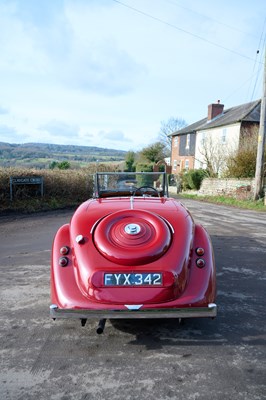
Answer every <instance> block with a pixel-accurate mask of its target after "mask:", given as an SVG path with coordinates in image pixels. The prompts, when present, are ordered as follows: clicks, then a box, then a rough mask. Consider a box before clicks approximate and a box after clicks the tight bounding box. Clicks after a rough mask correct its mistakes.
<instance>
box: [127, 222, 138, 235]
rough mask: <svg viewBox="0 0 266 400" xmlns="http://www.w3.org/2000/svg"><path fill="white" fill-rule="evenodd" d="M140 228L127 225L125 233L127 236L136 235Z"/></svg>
mask: <svg viewBox="0 0 266 400" xmlns="http://www.w3.org/2000/svg"><path fill="white" fill-rule="evenodd" d="M140 230H141V228H140V226H139V225H138V224H128V225H126V226H125V232H126V233H128V234H129V235H137V234H138V233H139V232H140Z"/></svg>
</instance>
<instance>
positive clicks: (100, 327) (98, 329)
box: [96, 319, 106, 335]
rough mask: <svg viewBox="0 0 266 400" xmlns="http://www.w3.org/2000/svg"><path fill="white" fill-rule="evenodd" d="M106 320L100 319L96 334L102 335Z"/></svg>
mask: <svg viewBox="0 0 266 400" xmlns="http://www.w3.org/2000/svg"><path fill="white" fill-rule="evenodd" d="M105 322H106V319H100V321H99V324H98V326H97V329H96V332H97V333H98V335H101V334H102V333H103V331H104V327H105Z"/></svg>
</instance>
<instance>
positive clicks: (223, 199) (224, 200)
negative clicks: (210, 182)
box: [178, 193, 266, 212]
mask: <svg viewBox="0 0 266 400" xmlns="http://www.w3.org/2000/svg"><path fill="white" fill-rule="evenodd" d="M178 197H179V198H186V199H194V200H198V201H205V202H208V203H215V204H222V205H225V206H232V207H238V208H243V209H247V210H254V211H265V212H266V206H265V205H264V199H259V200H257V201H253V200H238V199H235V198H233V197H227V196H198V195H196V194H187V193H182V194H178Z"/></svg>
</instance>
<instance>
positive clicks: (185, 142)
mask: <svg viewBox="0 0 266 400" xmlns="http://www.w3.org/2000/svg"><path fill="white" fill-rule="evenodd" d="M195 145H196V134H195V133H191V134H189V137H188V135H180V136H173V137H172V151H171V165H172V173H173V174H178V173H180V172H181V171H183V170H184V169H193V168H194V161H195V157H194V155H195Z"/></svg>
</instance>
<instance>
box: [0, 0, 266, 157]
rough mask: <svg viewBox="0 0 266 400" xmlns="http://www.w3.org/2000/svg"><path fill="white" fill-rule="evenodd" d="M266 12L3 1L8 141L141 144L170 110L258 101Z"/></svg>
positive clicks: (79, 0)
mask: <svg viewBox="0 0 266 400" xmlns="http://www.w3.org/2000/svg"><path fill="white" fill-rule="evenodd" d="M265 18H266V3H265V1H264V0H253V1H252V2H251V1H247V0H245V1H244V0H235V1H232V0H231V1H229V0H224V1H222V2H216V1H214V0H212V1H211V0H202V1H196V0H121V2H120V1H115V0H0V141H3V142H10V143H26V142H44V143H58V144H76V145H87V146H99V147H107V148H115V149H121V150H134V151H137V150H140V149H142V148H143V147H145V146H147V145H149V144H151V143H153V142H155V141H156V140H157V139H158V134H159V130H160V126H161V121H167V120H168V119H169V118H170V117H171V116H174V117H176V118H182V119H184V120H186V122H187V123H188V124H190V123H193V122H195V121H197V120H199V119H201V118H204V117H205V116H206V115H207V106H208V104H210V103H212V102H216V101H217V100H218V99H219V100H220V101H221V102H222V103H223V104H224V105H225V108H229V107H232V106H235V105H239V104H243V103H246V102H249V101H252V100H256V99H258V98H260V97H261V96H262V75H263V51H264V47H265V33H266V26H265V25H266V19H265ZM258 50H259V51H260V52H259V53H258V54H257V51H258Z"/></svg>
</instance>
